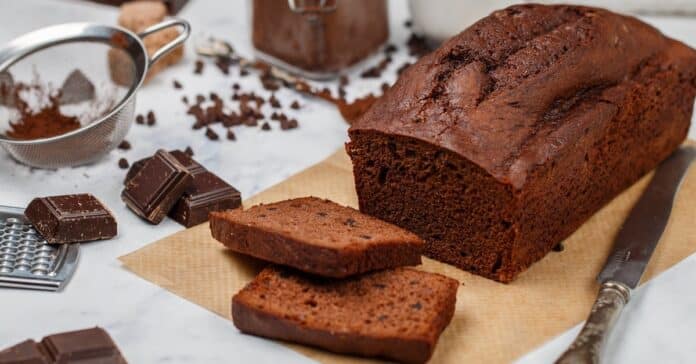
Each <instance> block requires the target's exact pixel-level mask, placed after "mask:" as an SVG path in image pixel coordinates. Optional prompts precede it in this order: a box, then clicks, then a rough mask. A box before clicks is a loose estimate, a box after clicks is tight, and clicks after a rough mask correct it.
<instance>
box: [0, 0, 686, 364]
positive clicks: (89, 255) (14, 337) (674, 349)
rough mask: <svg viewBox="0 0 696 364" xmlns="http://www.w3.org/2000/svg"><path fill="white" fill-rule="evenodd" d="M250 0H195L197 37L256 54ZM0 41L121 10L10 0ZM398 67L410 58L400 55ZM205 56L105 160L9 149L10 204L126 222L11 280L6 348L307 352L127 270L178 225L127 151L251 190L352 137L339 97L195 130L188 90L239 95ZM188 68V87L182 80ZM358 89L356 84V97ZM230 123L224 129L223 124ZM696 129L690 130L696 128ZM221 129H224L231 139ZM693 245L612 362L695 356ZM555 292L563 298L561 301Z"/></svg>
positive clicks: (153, 355) (290, 358) (634, 312)
mask: <svg viewBox="0 0 696 364" xmlns="http://www.w3.org/2000/svg"><path fill="white" fill-rule="evenodd" d="M245 4H246V2H245V1H214V0H192V2H191V3H190V4H189V5H188V6H187V8H185V9H184V11H183V12H182V13H181V14H180V15H181V16H182V17H184V18H186V19H188V20H189V21H190V22H191V24H192V26H193V29H194V38H195V37H197V36H203V35H206V34H214V35H216V36H219V37H223V38H226V39H229V40H231V41H232V43H233V44H234V45H235V47H236V48H237V50H238V51H239V52H240V53H242V54H250V45H249V42H248V29H247V19H246V17H247V9H246V7H245ZM391 5H392V6H391V9H392V15H393V17H392V18H393V19H392V20H393V25H392V31H393V36H392V37H393V42H394V43H395V44H398V45H401V44H403V41H404V40H405V38H406V36H407V34H406V32H405V31H404V29H403V27H401V22H402V21H403V19H405V17H406V16H407V14H406V12H407V9H406V4H405V1H403V0H394V1H392V4H391ZM0 7H1V8H0V9H1V10H0V43H4V42H6V41H8V40H10V39H12V38H13V37H15V36H17V35H20V34H22V33H24V32H26V31H30V30H32V29H35V28H38V27H41V26H46V25H51V24H57V23H62V22H70V21H85V20H87V21H96V22H105V23H113V22H115V18H116V14H117V11H116V10H115V9H114V8H110V7H106V6H100V5H93V4H89V3H84V2H80V1H59V0H22V1H3V2H2V3H1V5H0ZM648 20H649V21H651V22H652V23H654V24H656V25H657V26H658V27H660V28H661V29H662V30H663V31H664V32H665V33H667V34H669V35H672V36H674V37H677V38H679V39H682V40H684V41H686V42H688V43H690V44H691V45H692V46H695V45H696V36H695V34H696V21H695V20H693V19H678V18H651V19H648ZM395 58H396V61H395V62H394V64H393V66H392V68H391V69H390V72H389V73H388V75H387V78H388V80H393V79H394V78H395V73H394V70H395V68H396V67H398V66H399V65H400V64H401V63H402V62H401V61H402V60H403V59H404V58H405V56H404V55H403V54H399V55H397V56H396V57H395ZM194 60H195V56H194V55H193V54H192V52H191V48H190V47H189V51H188V54H187V57H186V59H185V61H184V62H183V63H182V64H181V65H179V66H177V67H175V68H173V69H170V70H168V71H166V72H165V73H163V74H161V75H160V76H158V77H157V79H156V80H155V81H154V82H153V83H152V84H150V85H148V86H147V87H146V88H144V89H143V90H142V91H141V92H140V94H139V95H138V96H139V98H138V112H140V113H144V112H146V111H148V110H150V109H152V110H154V111H155V113H156V114H157V118H158V125H157V126H156V127H154V128H148V127H145V126H139V125H134V127H133V129H132V130H131V132H130V134H129V136H128V140H130V141H131V142H132V143H133V145H134V149H132V150H130V151H127V152H123V151H114V152H113V153H111V154H110V155H109V156H108V157H107V158H105V159H104V160H102V161H101V162H100V163H98V164H96V165H92V166H88V167H81V168H75V169H64V170H59V171H40V170H31V169H29V168H26V167H24V166H21V165H18V164H16V163H15V162H13V161H12V160H11V159H10V158H9V157H8V156H7V155H6V154H5V153H4V152H0V171H1V172H0V186H1V187H0V204H5V205H15V206H24V205H25V204H26V203H27V202H28V201H30V200H31V198H32V197H34V196H36V195H52V194H63V193H72V192H90V193H93V194H95V195H96V196H98V197H99V198H100V199H102V200H103V201H104V202H105V203H106V204H107V205H108V206H110V207H111V208H112V210H113V211H114V213H115V214H116V215H117V218H118V221H119V223H120V234H119V237H118V238H117V239H115V240H111V241H106V242H99V243H91V244H84V245H83V247H82V256H81V262H80V266H79V267H78V270H77V272H76V274H75V276H74V277H73V279H72V281H71V282H70V284H69V285H68V286H67V287H66V289H65V290H64V291H63V292H61V293H42V292H35V291H21V290H8V289H4V290H0V348H3V347H5V346H8V345H11V344H13V343H16V342H18V341H20V340H23V339H25V338H27V337H32V338H35V339H38V338H40V337H42V336H43V335H46V334H49V333H53V332H59V331H65V330H72V329H79V328H84V327H89V326H94V325H99V326H102V327H105V328H106V329H107V330H108V331H109V332H110V333H111V334H112V335H113V337H114V338H115V340H116V341H117V342H118V344H119V346H120V347H121V349H122V350H123V352H124V355H125V356H126V357H127V359H128V360H129V361H130V362H131V363H157V362H166V363H228V362H242V363H244V362H260V363H263V362H268V363H271V362H273V363H277V362H283V363H286V362H290V363H292V362H308V361H309V359H307V358H305V357H303V356H301V355H299V354H297V353H296V352H294V351H292V350H289V349H287V348H285V347H284V346H282V345H279V344H277V343H275V342H272V341H267V340H263V339H258V338H254V337H250V336H245V335H241V334H240V333H239V332H238V331H237V330H236V329H235V328H234V326H233V325H232V323H231V322H228V321H226V320H224V319H222V318H220V317H218V316H216V315H214V314H213V313H211V312H209V311H207V310H205V309H203V308H201V307H199V306H197V305H195V304H193V303H190V302H188V301H185V300H183V299H181V298H179V297H178V296H175V295H174V294H171V293H169V292H167V291H165V290H163V289H161V288H159V287H156V286H154V285H152V284H150V283H149V282H147V281H145V280H143V279H141V278H139V277H137V276H135V275H133V274H131V273H130V272H128V271H126V270H124V269H123V268H122V267H121V266H120V263H119V262H118V261H117V260H116V258H117V257H118V256H121V255H123V254H126V253H128V252H131V251H133V250H136V249H138V248H140V247H142V246H145V245H147V244H148V243H150V242H152V241H155V240H157V239H159V238H161V237H164V236H166V235H168V234H171V233H173V232H175V231H178V230H179V229H181V227H179V226H178V225H177V224H176V223H174V222H172V221H169V220H165V222H163V223H162V224H161V225H159V226H156V227H153V226H150V225H147V224H145V223H143V222H142V221H141V220H139V219H138V218H136V217H135V216H134V215H133V214H132V213H130V212H129V211H127V210H126V209H125V207H124V206H123V204H122V203H121V201H120V198H119V193H120V189H121V182H122V178H123V176H124V171H122V170H120V169H118V167H117V166H116V163H117V160H118V159H119V158H121V157H126V158H127V159H128V160H130V161H131V162H132V161H134V160H136V159H138V158H141V157H143V156H146V155H148V154H151V153H152V152H153V151H154V150H155V149H156V148H183V147H186V146H187V145H190V146H192V147H193V149H194V150H195V151H196V157H197V159H198V160H199V161H200V162H202V163H203V164H204V165H206V166H207V167H208V168H210V169H212V170H214V171H216V172H217V173H218V174H220V175H221V176H222V177H223V178H225V179H226V180H228V181H230V182H231V183H232V184H234V185H235V186H236V187H238V188H239V189H240V190H241V191H242V193H243V195H244V196H246V197H248V196H251V195H253V194H254V193H257V192H259V191H260V190H262V189H264V188H266V187H269V186H271V185H272V184H275V183H277V182H279V181H281V180H283V179H284V178H286V177H287V176H289V175H291V174H293V173H295V172H298V171H300V170H302V169H304V168H306V167H308V166H310V165H312V164H314V163H316V162H318V161H320V160H321V159H323V158H324V157H326V156H328V155H329V154H330V153H332V152H333V151H334V150H335V149H337V148H339V147H341V146H342V144H343V142H344V141H345V139H346V134H345V130H346V125H345V123H344V122H343V121H342V119H341V117H340V115H339V114H338V113H337V111H336V110H334V108H333V107H331V106H330V105H327V104H325V103H322V102H318V101H315V100H310V99H301V100H300V102H301V103H302V104H303V105H305V107H303V108H302V109H301V110H300V111H297V112H295V113H294V114H295V115H296V116H297V118H298V119H299V120H300V128H299V129H297V130H294V131H291V132H281V131H280V130H274V131H271V132H263V131H261V130H257V129H249V128H240V129H238V130H236V131H235V132H236V133H237V136H238V141H237V142H234V143H233V142H228V141H225V140H223V141H220V142H210V141H208V140H207V139H206V138H205V137H204V136H203V135H202V131H196V132H192V131H191V130H190V125H191V123H192V121H191V119H190V118H189V117H187V116H186V115H185V109H184V107H183V105H182V104H181V102H180V101H179V99H180V97H181V96H182V95H188V96H189V98H192V97H193V96H194V95H195V94H197V93H207V92H210V91H216V92H218V93H219V94H220V95H221V96H223V97H228V96H229V89H230V84H231V83H232V82H233V78H225V77H222V76H221V74H220V72H219V71H218V70H217V68H215V67H213V66H210V65H209V66H208V67H206V69H205V71H204V74H203V75H202V76H194V75H192V72H191V70H192V68H193V61H194ZM174 78H176V79H178V80H179V81H181V82H182V83H183V84H184V89H183V90H181V91H175V90H174V89H173V88H172V86H171V82H172V79H174ZM235 81H238V82H240V83H241V84H242V86H243V88H245V89H254V90H256V91H257V92H262V91H261V89H260V87H259V85H258V81H257V78H256V77H247V78H243V79H241V80H235ZM379 83H381V81H359V82H353V84H352V85H351V86H352V89H350V90H349V92H352V91H354V94H352V95H357V94H361V93H364V92H367V91H370V90H376V89H378V88H379ZM352 95H351V94H349V97H350V96H352ZM278 97H279V98H280V99H281V101H283V102H285V103H287V102H290V101H292V100H295V99H297V98H298V97H297V95H295V94H293V93H291V92H289V91H287V90H284V91H281V92H279V95H278ZM217 130H218V131H219V132H220V133H221V136H224V133H222V130H220V129H217ZM695 136H696V133H695V132H694V130H692V131H691V137H692V138H693V137H695ZM223 139H224V138H223ZM694 278H696V257H693V256H692V257H690V258H689V259H687V260H685V261H683V262H681V263H680V264H679V265H678V266H677V267H675V268H674V269H672V270H670V271H669V272H667V273H665V274H663V275H661V276H660V277H658V278H657V279H656V280H655V281H654V282H652V283H650V284H649V285H647V287H645V288H643V289H641V290H640V291H639V294H638V296H637V298H636V299H635V300H634V301H633V302H632V304H631V306H630V309H629V311H628V312H627V314H626V315H624V319H623V320H622V322H621V326H620V330H622V335H621V337H620V341H617V340H615V343H616V345H614V346H613V348H612V350H611V352H610V353H609V358H610V359H612V360H611V361H612V362H626V363H629V362H630V363H636V362H639V363H653V362H684V361H691V362H693V361H696V349H694V345H693V341H692V340H690V339H689V338H690V337H693V336H694V334H696V329H694V328H695V327H696V314H694V313H693V311H692V309H693V307H696V291H694V289H693V279H694ZM549 304H553V303H552V302H550V303H549ZM573 333H574V331H572V330H571V331H569V332H568V333H566V334H564V335H562V336H560V337H558V338H557V339H555V340H553V341H551V342H549V343H548V344H547V345H544V346H543V347H541V348H539V349H538V350H536V351H534V352H533V353H530V354H529V355H527V356H525V357H523V358H521V360H520V361H521V362H524V363H537V362H550V361H552V359H553V358H554V357H555V355H557V353H558V352H559V351H560V350H561V348H562V347H563V345H565V344H566V343H567V342H568V341H569V340H570V336H571V335H572V334H573Z"/></svg>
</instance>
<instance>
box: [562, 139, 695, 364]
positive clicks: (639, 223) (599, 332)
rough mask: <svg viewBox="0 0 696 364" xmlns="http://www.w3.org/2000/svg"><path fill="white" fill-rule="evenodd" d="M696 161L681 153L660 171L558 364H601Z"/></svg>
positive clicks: (690, 152) (685, 150) (622, 232)
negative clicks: (609, 340)
mask: <svg viewBox="0 0 696 364" xmlns="http://www.w3.org/2000/svg"><path fill="white" fill-rule="evenodd" d="M695 158H696V148H693V147H682V148H680V149H677V150H676V151H675V152H674V153H673V154H672V155H671V156H669V157H668V158H667V159H665V160H664V161H663V162H662V163H660V165H659V166H658V167H657V168H656V170H655V174H654V175H653V177H652V179H651V180H650V183H649V184H648V186H647V187H646V188H645V190H644V191H643V194H642V195H641V197H640V198H639V199H638V202H636V204H635V205H634V206H633V208H632V209H631V211H630V212H629V214H628V217H627V218H626V220H625V221H624V223H623V224H622V226H621V228H620V229H619V232H618V233H617V234H616V237H615V238H614V245H613V247H612V251H611V253H610V254H609V257H608V258H607V261H606V263H605V265H604V268H603V269H602V271H601V272H600V273H599V275H598V276H597V281H598V282H599V283H600V284H601V286H600V289H599V294H598V296H597V300H596V301H595V303H594V305H593V306H592V310H591V311H590V316H589V317H588V318H587V321H586V322H585V325H584V326H583V328H582V329H581V330H580V333H579V334H578V336H577V337H576V338H575V341H573V343H572V344H571V345H570V347H569V348H568V350H566V351H565V352H564V353H563V354H562V355H561V357H560V358H558V360H557V361H556V363H557V364H576V363H599V362H600V359H601V357H600V355H601V352H602V350H603V347H604V343H605V342H606V339H607V337H608V336H609V334H610V333H611V330H612V328H613V327H614V323H616V320H617V319H618V318H619V315H620V314H621V311H622V310H623V308H624V306H625V305H626V304H627V303H628V301H629V299H630V297H631V290H632V289H634V288H636V286H637V285H638V283H639V282H640V278H641V277H642V276H643V272H645V268H646V267H647V266H648V262H649V261H650V257H651V256H652V254H653V252H654V251H655V247H656V246H657V244H658V242H659V241H660V238H661V237H662V233H663V232H664V230H665V228H666V227H667V223H668V221H669V216H670V214H671V212H672V205H673V204H674V198H675V197H676V195H677V192H678V191H679V187H680V185H681V182H682V180H683V178H684V176H685V175H686V173H687V171H688V169H689V167H690V166H691V163H692V161H693V160H694V159H695Z"/></svg>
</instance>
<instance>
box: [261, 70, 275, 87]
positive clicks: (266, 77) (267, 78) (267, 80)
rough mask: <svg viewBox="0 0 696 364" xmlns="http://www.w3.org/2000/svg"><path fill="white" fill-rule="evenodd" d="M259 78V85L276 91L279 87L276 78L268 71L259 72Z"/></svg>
mask: <svg viewBox="0 0 696 364" xmlns="http://www.w3.org/2000/svg"><path fill="white" fill-rule="evenodd" d="M259 79H260V80H261V86H263V88H264V89H266V90H268V91H278V89H280V84H279V82H278V80H277V79H276V78H275V77H273V75H271V73H270V71H268V72H263V73H261V75H259Z"/></svg>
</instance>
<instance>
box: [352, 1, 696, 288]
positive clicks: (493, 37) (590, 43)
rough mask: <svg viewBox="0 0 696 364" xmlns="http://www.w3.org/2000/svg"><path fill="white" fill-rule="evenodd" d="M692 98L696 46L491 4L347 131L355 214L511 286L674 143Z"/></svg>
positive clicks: (576, 13) (620, 21)
mask: <svg viewBox="0 0 696 364" xmlns="http://www.w3.org/2000/svg"><path fill="white" fill-rule="evenodd" d="M695 94H696V52H695V51H694V50H693V49H691V48H689V47H687V46H685V45H684V44H682V43H680V42H677V41H675V40H672V39H669V38H666V37H665V36H663V35H662V34H661V33H660V32H659V31H657V30H656V29H654V28H652V27H651V26H649V25H647V24H645V23H643V22H641V21H639V20H637V19H635V18H632V17H627V16H621V15H618V14H614V13H611V12H609V11H606V10H602V9H596V8H588V7H577V6H565V5H559V6H542V5H521V6H513V7H510V8H507V9H504V10H501V11H497V12H495V13H493V14H491V15H490V16H488V17H486V18H484V19H482V20H480V21H479V22H477V23H476V24H474V25H473V26H471V27H470V28H468V29H466V30H465V31H464V32H462V33H460V34H459V35H457V36H455V37H453V38H452V39H450V40H449V41H447V42H446V43H445V44H444V45H443V46H442V47H441V48H439V49H438V50H436V51H435V52H433V53H431V54H430V55H427V56H425V57H423V58H422V59H421V60H420V61H419V62H417V63H416V64H414V65H413V66H411V67H409V68H408V70H406V71H405V72H404V73H403V74H402V76H401V78H400V79H399V80H398V82H397V83H396V85H395V86H393V87H392V88H391V89H390V90H389V91H387V93H386V94H385V95H384V96H383V97H382V98H381V99H380V100H378V101H377V102H376V103H375V105H374V106H373V107H372V108H371V109H370V110H369V111H368V112H367V113H366V114H365V115H364V116H363V117H362V118H361V119H359V120H358V121H357V122H356V123H355V124H354V125H353V126H352V127H351V129H350V132H349V133H350V139H351V141H350V143H349V144H347V151H348V153H349V154H350V156H351V158H352V161H353V166H354V175H355V182H356V188H357V192H358V196H359V202H360V209H361V211H363V212H365V213H368V214H370V215H373V216H376V217H378V218H381V219H383V220H385V221H389V222H392V223H394V224H396V225H399V226H402V227H405V228H407V229H409V230H411V231H413V232H416V233H417V234H419V235H420V236H421V237H423V238H424V239H425V240H426V245H427V248H426V250H427V252H426V254H427V255H428V256H430V257H433V258H435V259H437V260H440V261H443V262H446V263H450V264H453V265H455V266H457V267H459V268H462V269H465V270H468V271H471V272H473V273H476V274H479V275H482V276H484V277H488V278H491V279H495V280H499V281H502V282H509V281H511V280H513V279H514V278H515V277H516V276H517V275H518V274H519V273H520V272H522V271H523V270H525V269H526V268H527V267H529V266H530V265H531V264H532V263H534V262H535V261H537V260H539V259H541V258H542V257H544V255H546V254H547V253H548V252H549V251H550V250H551V249H552V247H553V246H554V245H556V244H557V243H558V242H560V241H561V240H563V239H565V238H566V237H567V236H568V235H570V234H571V233H573V232H574V231H575V230H576V229H577V228H578V227H579V226H580V225H581V224H583V223H584V222H585V221H586V220H587V219H588V218H589V217H590V216H591V215H592V214H594V213H595V212H596V211H597V210H598V209H600V208H601V207H602V206H603V205H604V204H605V203H607V202H608V201H609V200H611V199H612V198H613V197H614V196H616V195H617V194H618V193H619V192H621V191H622V190H624V189H625V188H627V187H628V186H630V185H631V184H633V183H634V182H635V181H636V180H638V179H639V178H640V177H641V176H643V175H644V174H646V173H647V172H649V171H650V170H652V169H653V168H654V167H655V166H656V165H657V164H658V163H659V162H660V161H662V160H663V159H665V158H666V157H667V156H668V155H669V154H670V153H672V151H674V150H675V148H677V147H678V146H679V145H680V144H681V143H682V141H683V140H684V139H685V137H686V134H687V131H688V128H689V124H690V119H691V113H692V108H693V103H694V96H695ZM588 243H591V242H588ZM588 249H591V247H588Z"/></svg>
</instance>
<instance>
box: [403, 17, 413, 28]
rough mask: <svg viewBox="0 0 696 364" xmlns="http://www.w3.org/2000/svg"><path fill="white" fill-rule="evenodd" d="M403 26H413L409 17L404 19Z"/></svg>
mask: <svg viewBox="0 0 696 364" xmlns="http://www.w3.org/2000/svg"><path fill="white" fill-rule="evenodd" d="M404 26H405V27H406V28H410V27H412V26H413V21H412V20H411V19H407V20H406V21H404Z"/></svg>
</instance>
